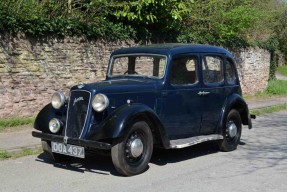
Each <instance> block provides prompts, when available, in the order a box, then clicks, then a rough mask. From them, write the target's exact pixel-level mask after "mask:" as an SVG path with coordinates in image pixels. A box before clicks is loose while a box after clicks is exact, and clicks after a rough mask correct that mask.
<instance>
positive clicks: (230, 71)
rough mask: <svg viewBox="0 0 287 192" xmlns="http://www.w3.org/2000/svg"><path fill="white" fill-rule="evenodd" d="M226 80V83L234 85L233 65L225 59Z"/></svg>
mask: <svg viewBox="0 0 287 192" xmlns="http://www.w3.org/2000/svg"><path fill="white" fill-rule="evenodd" d="M226 79H227V82H228V83H231V84H232V83H234V82H235V80H236V77H235V68H234V64H233V62H232V61H230V60H229V59H227V62H226Z"/></svg>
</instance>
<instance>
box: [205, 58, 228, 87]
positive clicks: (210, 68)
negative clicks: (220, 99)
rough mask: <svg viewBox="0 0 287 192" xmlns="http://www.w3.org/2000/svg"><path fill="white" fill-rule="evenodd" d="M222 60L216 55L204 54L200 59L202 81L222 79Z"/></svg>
mask: <svg viewBox="0 0 287 192" xmlns="http://www.w3.org/2000/svg"><path fill="white" fill-rule="evenodd" d="M222 66H223V60H222V58H221V57H218V56H204V57H203V60H202V73H203V74H202V75H203V82H204V83H206V84H210V83H219V82H222V81H223V67H222Z"/></svg>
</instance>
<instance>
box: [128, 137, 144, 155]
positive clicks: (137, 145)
mask: <svg viewBox="0 0 287 192" xmlns="http://www.w3.org/2000/svg"><path fill="white" fill-rule="evenodd" d="M130 147H131V151H130V152H131V155H132V157H134V158H137V157H139V156H141V154H142V153H143V143H142V140H141V139H139V138H136V139H134V140H133V141H132V142H131V146H130Z"/></svg>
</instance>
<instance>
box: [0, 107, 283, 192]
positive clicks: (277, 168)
mask: <svg viewBox="0 0 287 192" xmlns="http://www.w3.org/2000/svg"><path fill="white" fill-rule="evenodd" d="M253 125H254V129H252V130H248V129H247V128H246V127H245V128H244V129H243V134H242V139H241V143H240V145H239V146H238V149H237V150H236V151H233V152H229V153H224V152H219V151H218V150H217V148H216V147H214V143H213V142H211V143H204V144H200V145H197V146H193V147H189V148H185V149H180V150H156V151H155V153H154V155H153V157H152V160H151V163H150V164H149V169H148V170H147V171H146V172H144V173H143V174H141V175H137V176H133V177H122V176H119V175H118V174H117V172H116V171H115V169H114V168H113V165H112V162H111V159H110V157H102V156H95V157H90V158H88V159H86V160H84V161H80V160H73V161H72V162H71V163H69V164H54V163H53V162H51V160H50V159H49V158H48V157H47V156H45V155H44V154H40V155H38V156H28V157H23V158H19V159H16V160H5V161H0V181H1V184H0V191H1V192H2V191H3V192H4V191H5V192H6V191H9V192H10V191H21V192H22V191H29V192H30V191H37V192H39V191H41V192H44V191H85V192H89V191H91V192H97V191H107V192H111V191H124V192H129V191H136V192H140V191H165V192H166V191H167V192H168V191H178V192H179V191H188V192H190V191H196V192H201V191H203V192H205V191H206V192H209V191H210V192H217V191H220V192H230V191H236V192H241V191H242V192H246V191H248V192H253V191H258V192H259V191H260V192H265V191H266V192H269V191H272V192H277V191H278V192H285V191H287V182H286V181H287V111H283V112H278V113H274V114H268V115H265V116H261V117H258V118H257V119H256V120H253ZM39 142H40V141H39Z"/></svg>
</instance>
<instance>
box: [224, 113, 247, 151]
mask: <svg viewBox="0 0 287 192" xmlns="http://www.w3.org/2000/svg"><path fill="white" fill-rule="evenodd" d="M241 130H242V123H241V117H240V114H239V113H238V111H237V110H235V109H232V110H231V111H230V112H229V113H228V115H227V117H226V121H225V126H224V127H223V129H222V133H223V140H221V141H220V142H219V148H220V150H221V151H225V152H228V151H233V150H235V149H236V148H237V146H238V144H239V142H240V137H241Z"/></svg>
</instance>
